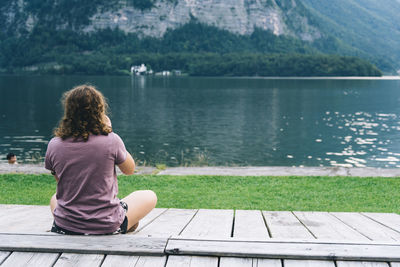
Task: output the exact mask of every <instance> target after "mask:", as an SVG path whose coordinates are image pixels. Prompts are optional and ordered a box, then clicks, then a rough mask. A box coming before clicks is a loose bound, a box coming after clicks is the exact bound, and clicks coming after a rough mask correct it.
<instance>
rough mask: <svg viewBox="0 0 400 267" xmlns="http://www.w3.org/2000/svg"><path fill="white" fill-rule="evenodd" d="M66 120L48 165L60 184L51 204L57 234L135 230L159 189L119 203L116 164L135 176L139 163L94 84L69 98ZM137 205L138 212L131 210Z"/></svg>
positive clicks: (49, 152) (51, 148) (48, 155)
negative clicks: (118, 133) (111, 118)
mask: <svg viewBox="0 0 400 267" xmlns="http://www.w3.org/2000/svg"><path fill="white" fill-rule="evenodd" d="M63 104H64V116H63V118H62V119H61V121H60V123H59V125H58V127H57V128H56V129H55V131H54V135H55V137H54V138H53V139H52V140H51V141H50V142H49V144H48V147H47V152H46V158H45V167H46V168H47V169H48V170H50V171H51V173H52V174H53V175H54V178H55V179H56V181H57V183H58V184H57V193H56V194H55V195H53V197H52V198H51V200H50V208H51V211H52V213H53V215H54V223H53V227H52V229H51V231H52V232H56V233H60V234H109V233H126V232H127V231H129V230H134V229H135V228H136V227H137V225H138V222H139V220H140V219H141V218H143V217H144V216H145V215H146V214H147V213H149V212H150V211H151V210H152V209H153V208H154V207H155V205H156V203H157V197H156V195H155V193H154V192H153V191H150V190H141V191H135V192H132V193H131V194H129V195H128V196H126V197H125V198H123V199H122V200H120V199H118V197H117V194H118V183H117V175H116V171H115V165H117V166H118V167H119V169H120V170H121V171H122V172H123V173H124V174H129V175H130V174H133V172H134V169H135V162H134V160H133V158H132V156H131V155H130V154H129V153H128V152H127V151H126V149H125V145H124V143H123V141H122V140H121V138H120V137H119V136H118V135H117V134H115V133H113V132H112V128H111V121H110V120H109V118H108V117H107V116H106V114H105V110H106V107H107V104H106V102H105V100H104V97H103V95H102V94H101V93H100V92H99V91H97V90H96V89H95V88H94V87H93V86H90V85H81V86H77V87H75V88H73V89H72V90H70V91H68V92H66V93H65V94H64V100H63ZM129 206H133V207H134V209H129Z"/></svg>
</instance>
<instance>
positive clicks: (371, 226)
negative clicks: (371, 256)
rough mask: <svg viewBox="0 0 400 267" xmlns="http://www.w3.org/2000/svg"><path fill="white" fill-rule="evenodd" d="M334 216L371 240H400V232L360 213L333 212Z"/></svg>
mask: <svg viewBox="0 0 400 267" xmlns="http://www.w3.org/2000/svg"><path fill="white" fill-rule="evenodd" d="M331 214H332V215H333V216H335V217H336V218H338V219H339V220H341V221H342V222H344V223H345V224H347V225H349V226H350V227H352V228H353V229H355V230H356V231H357V232H359V233H362V234H363V235H365V236H367V237H368V238H369V239H371V240H376V241H393V240H394V241H399V240H400V233H398V232H396V231H393V230H392V229H390V228H388V227H386V226H383V225H382V224H379V223H377V222H375V221H373V220H371V219H370V218H368V217H366V216H363V215H361V214H360V213H350V212H332V213H331Z"/></svg>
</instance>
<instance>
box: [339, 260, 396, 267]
mask: <svg viewBox="0 0 400 267" xmlns="http://www.w3.org/2000/svg"><path fill="white" fill-rule="evenodd" d="M336 265H337V267H389V264H387V263H386V262H371V261H370V262H367V261H337V262H336ZM392 267H393V266H392Z"/></svg>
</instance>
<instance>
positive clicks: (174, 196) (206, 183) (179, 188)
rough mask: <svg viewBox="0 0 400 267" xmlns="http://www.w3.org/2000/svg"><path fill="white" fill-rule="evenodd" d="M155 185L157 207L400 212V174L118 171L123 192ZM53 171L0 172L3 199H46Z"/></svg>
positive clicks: (38, 201)
mask: <svg viewBox="0 0 400 267" xmlns="http://www.w3.org/2000/svg"><path fill="white" fill-rule="evenodd" d="M140 189H151V190H153V191H155V192H156V193H157V195H158V204H157V207H160V208H161V207H168V208H169V207H174V208H208V209H258V210H298V211H311V210H312V211H366V212H367V211H368V212H396V213H400V190H399V189H400V178H378V177H376V178H375V177H370V178H357V177H306V176H297V177H292V176H286V177H267V176H264V177H250V176H247V177H236V176H155V175H135V176H121V177H119V190H120V194H119V197H124V196H126V195H127V194H129V193H130V192H132V191H135V190H140ZM55 190H56V183H55V181H54V179H53V177H52V176H50V175H25V174H4V175H0V203H3V204H36V205H47V204H48V202H49V199H50V197H51V195H52V194H54V192H55Z"/></svg>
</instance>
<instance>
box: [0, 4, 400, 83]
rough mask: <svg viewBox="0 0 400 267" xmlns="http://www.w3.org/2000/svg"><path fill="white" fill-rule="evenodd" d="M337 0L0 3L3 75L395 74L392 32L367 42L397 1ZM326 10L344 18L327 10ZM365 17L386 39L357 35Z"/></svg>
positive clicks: (382, 28)
mask: <svg viewBox="0 0 400 267" xmlns="http://www.w3.org/2000/svg"><path fill="white" fill-rule="evenodd" d="M334 1H335V2H337V5H336V6H335V7H329V6H327V5H330V4H329V3H330V2H329V3H328V2H324V1H321V2H319V1H316V0H315V1H314V0H304V1H299V0H296V1H292V0H290V1H289V0H257V1H250V0H244V2H243V3H244V4H243V3H242V4H243V5H242V6H241V4H239V3H238V2H237V1H233V0H232V1H231V0H226V1H222V0H213V1H212V2H213V3H214V2H215V3H214V4H215V5H216V6H215V8H214V9H215V10H216V11H213V12H214V13H212V14H203V13H201V12H200V11H202V12H206V11H209V10H213V7H212V6H211V7H207V8H209V9H205V8H206V7H202V5H201V4H202V0H197V1H194V2H193V3H194V4H193V5H194V6H190V7H188V6H185V5H186V4H184V2H182V1H180V0H111V1H105V0H94V1H88V0H81V1H77V0H59V1H54V0H45V1H44V0H30V1H25V0H21V1H15V0H2V5H1V7H0V13H1V14H2V16H0V72H2V73H18V72H34V73H63V74H70V73H71V74H72V73H82V74H104V73H106V74H126V73H127V72H128V70H129V69H130V66H131V65H137V64H141V63H145V64H147V65H148V66H149V67H151V68H152V69H153V70H154V71H162V70H165V69H168V70H171V69H179V70H182V71H184V72H186V73H188V74H191V75H250V76H251V75H266V76H271V75H273V76H277V75H278V76H279V75H283V76H309V75H317V76H322V75H324V76H325V75H381V72H380V71H379V70H378V68H380V69H382V70H383V71H384V72H386V73H394V72H395V70H396V69H397V68H399V65H398V64H399V63H398V62H399V60H397V58H398V57H400V56H399V53H398V51H399V48H398V47H396V44H397V39H396V38H397V35H396V34H397V32H394V33H395V34H394V35H395V36H394V37H393V38H392V39H390V40H387V41H386V42H385V44H386V48H387V49H383V50H382V49H380V47H381V45H379V46H374V45H373V44H374V42H375V43H379V42H381V43H383V42H384V41H383V40H384V38H385V36H387V35H388V34H389V31H390V29H391V28H394V27H397V26H396V19H395V17H396V16H395V10H396V8H397V4H393V5H392V6H391V8H392V11H391V12H392V13H391V15H390V16H389V18H388V19H385V20H384V21H381V19H380V18H378V15H377V14H378V13H379V12H381V13H382V14H381V15H382V16H383V15H384V13H385V12H386V13H387V12H388V11H387V9H385V10H383V9H382V8H381V10H372V11H371V10H369V9H367V8H365V7H362V6H359V7H358V6H357V5H356V4H355V3H357V2H361V1H362V2H365V4H367V2H370V1H372V0H357V1H355V0H351V1H348V3H345V1H344V0H334ZM387 1H388V0H387ZM322 2H323V3H322ZM185 3H186V2H185ZM396 3H398V2H396ZM340 4H343V8H347V7H348V6H349V5H351V8H348V9H347V10H342V9H343V8H341V7H340ZM338 5H339V6H338ZM375 6H377V5H375ZM328 7H329V8H331V9H332V8H334V9H333V10H335V12H337V13H341V15H332V14H330V13H327V12H326V11H325V10H328V9H329V8H328ZM167 8H169V9H168V10H170V11H169V13H168V15H164V13H165V12H167V11H168V10H166V9H167ZM357 8H358V9H357ZM225 9H227V10H226V11H227V12H226V14H225V13H221V10H222V11H223V10H225ZM199 10H200V11H199ZM399 10H400V9H399ZM172 11H176V12H178V13H177V14H172V13H171V12H172ZM187 11H188V12H189V13H188V14H186V13H184V12H187ZM163 12H164V13H163ZM179 12H181V13H179ZM349 12H350V13H349ZM228 13H229V14H228ZM386 13H385V14H386ZM165 14H167V13H165ZM171 14H172V15H171ZM279 14H280V15H279ZM359 14H361V15H360V16H359V17H358V18H357V19H354V23H351V21H352V16H353V15H359ZM168 16H169V17H168ZM171 16H172V17H171ZM185 16H186V17H187V18H186V20H183V18H184V17H185ZM243 16H244V17H245V18H243ZM344 17H347V20H345V19H344ZM392 17H393V21H392V22H391V21H390V20H391V19H392ZM371 18H372V20H371V21H372V22H371V21H368V19H371ZM206 19H211V20H215V21H216V22H215V23H212V24H213V25H209V23H208V22H207V21H208V20H207V21H206V22H205V21H204V20H206ZM375 19H376V22H375ZM140 20H143V21H142V22H140V23H147V24H148V26H146V24H138V23H139V22H138V21H140ZM179 20H182V23H181V24H176V23H177V22H176V21H179ZM235 20H238V21H239V20H240V23H238V24H237V25H236V24H234V23H233V22H234V21H235ZM342 20H343V21H342ZM397 20H398V19H397ZM174 21H175V22H174ZM218 21H219V22H218ZM266 21H267V22H266ZM135 23H136V24H135ZM174 23H175V24H174ZM232 23H233V24H232ZM368 23H376V24H377V26H376V30H378V31H379V33H380V35H379V36H381V39H382V40H379V41H375V40H369V42H367V41H365V42H364V41H363V38H364V39H366V38H367V37H368V34H367V33H370V35H371V36H373V34H376V33H375V32H374V30H373V29H375V28H374V27H373V26H371V25H369V24H368ZM94 25H97V26H96V27H99V28H96V27H95V26H94ZM132 25H133V26H132ZM143 25H144V26H143ZM150 25H151V27H150ZM157 25H158V26H157ZM171 25H172V26H171ZM235 25H236V26H235ZM397 25H399V24H397ZM352 26H353V28H354V30H352V28H351V27H352ZM135 27H136V28H135ZM235 27H237V28H235ZM363 27H364V28H363ZM358 29H365V31H360V30H358ZM160 33H162V36H158V34H160ZM242 33H243V34H242ZM369 38H370V39H373V38H371V37H369ZM382 46H383V45H382ZM328 55H329V56H328ZM390 55H392V56H390ZM355 57H357V58H362V59H357V58H355ZM369 62H372V63H373V64H374V65H376V66H377V67H378V68H377V67H375V66H374V65H372V64H371V63H369ZM222 63H224V64H222ZM349 66H351V67H352V68H351V69H350V68H349ZM285 69H286V70H287V71H285ZM210 70H213V73H212V72H210Z"/></svg>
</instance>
